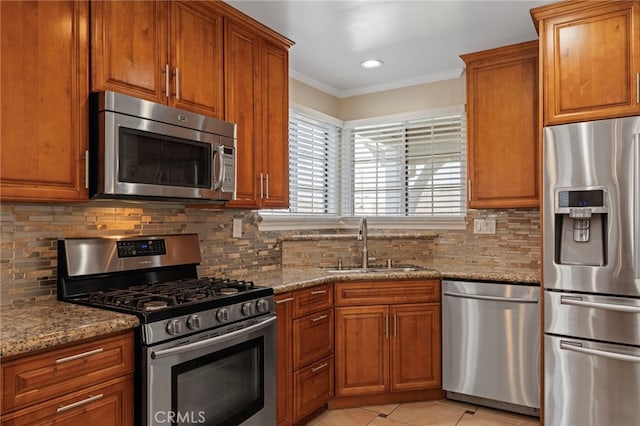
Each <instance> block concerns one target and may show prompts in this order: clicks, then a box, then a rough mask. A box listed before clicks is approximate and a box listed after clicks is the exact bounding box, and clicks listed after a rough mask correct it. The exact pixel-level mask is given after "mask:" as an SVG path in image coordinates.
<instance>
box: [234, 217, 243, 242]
mask: <svg viewBox="0 0 640 426" xmlns="http://www.w3.org/2000/svg"><path fill="white" fill-rule="evenodd" d="M233 238H242V219H233Z"/></svg>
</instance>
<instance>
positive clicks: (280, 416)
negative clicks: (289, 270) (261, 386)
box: [276, 293, 293, 425]
mask: <svg viewBox="0 0 640 426" xmlns="http://www.w3.org/2000/svg"><path fill="white" fill-rule="evenodd" d="M276 317H277V331H276V332H277V337H276V339H277V340H276V341H277V348H276V352H277V356H276V360H277V365H276V387H277V391H276V398H277V399H276V401H277V402H276V404H277V405H276V424H277V425H290V424H292V423H293V422H292V415H293V406H292V403H293V382H292V374H293V355H292V347H293V333H292V327H291V322H292V320H293V297H292V295H291V293H285V294H281V295H278V296H276Z"/></svg>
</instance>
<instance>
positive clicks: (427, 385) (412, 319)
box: [390, 303, 442, 391]
mask: <svg viewBox="0 0 640 426" xmlns="http://www.w3.org/2000/svg"><path fill="white" fill-rule="evenodd" d="M390 317H391V332H390V333H391V354H390V358H391V380H390V381H391V385H390V387H391V389H390V390H391V391H404V390H414V389H434V388H439V387H440V385H441V383H442V380H441V376H442V374H441V359H440V358H441V356H440V346H441V343H440V342H441V336H440V334H441V333H440V305H439V304H435V303H434V304H417V305H397V306H391V307H390Z"/></svg>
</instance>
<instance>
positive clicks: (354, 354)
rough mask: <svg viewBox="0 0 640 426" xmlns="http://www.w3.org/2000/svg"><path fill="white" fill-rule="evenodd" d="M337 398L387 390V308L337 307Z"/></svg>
mask: <svg viewBox="0 0 640 426" xmlns="http://www.w3.org/2000/svg"><path fill="white" fill-rule="evenodd" d="M335 311H336V352H335V353H336V355H335V356H336V396H358V395H366V394H373V393H382V392H386V391H387V390H388V385H387V383H388V377H389V309H388V307H387V306H366V307H346V308H336V310H335Z"/></svg>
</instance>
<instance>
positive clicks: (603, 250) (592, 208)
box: [555, 189, 607, 266]
mask: <svg viewBox="0 0 640 426" xmlns="http://www.w3.org/2000/svg"><path fill="white" fill-rule="evenodd" d="M555 195H556V197H555V202H556V205H555V216H556V227H555V228H556V235H555V244H556V247H555V261H556V263H559V264H564V265H585V266H604V265H606V264H607V247H606V245H607V238H606V233H607V207H606V205H605V200H606V197H605V195H606V191H605V190H604V189H589V190H583V189H558V190H556V194H555Z"/></svg>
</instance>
